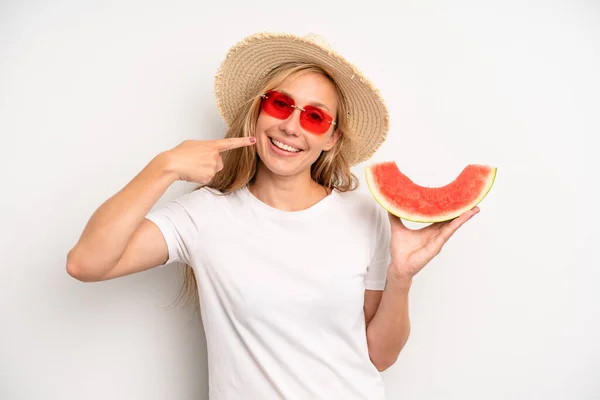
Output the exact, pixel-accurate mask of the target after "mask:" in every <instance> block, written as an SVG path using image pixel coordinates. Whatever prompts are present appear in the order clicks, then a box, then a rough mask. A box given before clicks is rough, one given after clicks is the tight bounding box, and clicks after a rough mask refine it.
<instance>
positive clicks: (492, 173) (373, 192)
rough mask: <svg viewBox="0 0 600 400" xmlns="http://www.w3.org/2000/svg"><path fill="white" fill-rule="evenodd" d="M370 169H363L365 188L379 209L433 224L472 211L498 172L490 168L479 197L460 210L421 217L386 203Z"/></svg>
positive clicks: (489, 187)
mask: <svg viewBox="0 0 600 400" xmlns="http://www.w3.org/2000/svg"><path fill="white" fill-rule="evenodd" d="M371 167H372V166H367V167H365V176H366V181H367V186H368V188H369V191H370V192H371V195H372V196H373V197H374V198H375V200H376V201H377V203H379V205H380V206H381V207H383V208H384V209H385V210H386V211H388V212H389V213H390V214H392V215H395V216H396V217H399V218H402V219H404V220H406V221H411V222H417V223H435V222H444V221H449V220H451V219H454V218H456V217H458V216H460V215H461V214H463V213H465V212H467V211H469V210H471V209H473V208H474V207H475V206H477V205H478V204H479V203H481V201H482V200H483V199H484V198H485V197H486V196H487V195H488V193H489V192H490V190H491V189H492V186H493V185H494V182H495V181H496V174H497V172H498V168H497V167H490V174H489V176H488V182H487V185H486V186H485V187H484V188H483V189H482V190H481V192H480V193H479V196H478V197H477V198H476V199H475V200H473V201H472V202H471V203H469V204H468V205H466V206H465V207H463V208H460V209H458V210H453V211H451V212H449V213H447V214H443V215H438V216H435V217H427V216H423V215H418V214H411V213H409V212H405V211H404V210H400V209H397V208H396V207H394V206H393V205H391V204H389V202H387V201H386V199H385V198H384V197H383V196H382V195H381V194H380V193H379V190H377V188H376V187H375V186H376V185H375V179H374V177H373V174H372V173H371V171H372V169H371Z"/></svg>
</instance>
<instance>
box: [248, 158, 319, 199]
mask: <svg viewBox="0 0 600 400" xmlns="http://www.w3.org/2000/svg"><path fill="white" fill-rule="evenodd" d="M249 190H250V192H251V193H252V194H253V195H254V196H255V197H256V198H257V199H259V200H260V201H262V202H263V203H266V204H268V205H270V206H271V207H274V208H278V209H280V210H283V211H301V210H305V209H307V208H310V207H311V206H313V205H315V204H317V203H318V202H319V201H321V200H323V198H325V197H326V196H327V195H328V191H327V189H326V188H325V187H323V186H321V185H319V184H318V183H317V182H315V181H313V180H312V178H311V176H310V171H306V172H305V173H302V174H299V175H294V176H280V175H275V174H273V173H272V172H271V171H269V170H268V169H267V168H266V167H265V166H264V164H262V163H261V162H260V161H259V165H258V169H257V171H256V178H255V180H254V182H253V183H252V184H251V185H249Z"/></svg>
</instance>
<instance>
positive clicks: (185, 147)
mask: <svg viewBox="0 0 600 400" xmlns="http://www.w3.org/2000/svg"><path fill="white" fill-rule="evenodd" d="M255 142H256V138H254V137H241V138H227V139H218V140H185V141H183V142H182V143H181V144H179V145H178V146H177V147H174V148H173V149H171V150H169V151H167V152H166V153H165V154H166V155H167V159H168V163H169V169H170V170H172V171H173V172H174V173H175V174H176V175H177V179H178V180H182V181H186V182H191V183H199V184H201V185H205V184H207V183H208V182H210V180H211V179H212V178H213V176H215V174H216V173H217V172H219V171H220V170H221V169H223V160H222V159H221V152H222V151H226V150H231V149H236V148H238V147H244V146H251V145H253V144H254V143H255Z"/></svg>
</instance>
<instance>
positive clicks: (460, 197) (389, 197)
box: [366, 161, 497, 222]
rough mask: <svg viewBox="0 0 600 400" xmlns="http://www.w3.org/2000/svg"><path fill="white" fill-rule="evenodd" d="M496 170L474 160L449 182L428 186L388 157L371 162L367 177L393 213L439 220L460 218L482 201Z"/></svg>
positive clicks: (406, 216)
mask: <svg viewBox="0 0 600 400" xmlns="http://www.w3.org/2000/svg"><path fill="white" fill-rule="evenodd" d="M496 170H497V168H495V167H491V166H488V165H478V164H471V165H467V166H466V167H465V168H464V169H463V170H462V172H461V173H460V174H459V175H458V176H457V177H456V179H455V180H454V181H452V182H450V183H448V184H447V185H445V186H441V187H426V186H421V185H418V184H416V183H415V182H413V181H412V180H411V179H410V178H409V177H407V176H406V175H404V174H403V173H402V172H400V170H399V169H398V166H397V165H396V163H395V162H393V161H388V162H381V163H376V164H372V165H370V166H368V167H367V168H366V177H367V184H368V186H369V190H370V191H371V194H372V195H373V197H374V198H375V200H377V202H378V203H379V204H380V205H381V206H382V207H383V208H385V209H386V210H387V211H389V212H390V213H391V214H394V215H396V216H398V217H400V218H403V219H406V220H409V221H415V222H438V221H447V220H450V219H453V218H456V217H457V216H459V215H460V214H462V213H464V212H465V211H468V210H470V209H472V208H473V207H475V206H476V205H477V204H479V203H480V202H481V200H483V198H484V197H485V196H486V195H487V194H488V192H489V191H490V189H491V188H492V185H493V184H494V181H495V179H496Z"/></svg>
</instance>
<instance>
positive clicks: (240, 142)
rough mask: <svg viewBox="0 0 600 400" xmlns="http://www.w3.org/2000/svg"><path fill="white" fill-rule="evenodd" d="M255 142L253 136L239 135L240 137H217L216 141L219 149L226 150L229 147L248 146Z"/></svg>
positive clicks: (229, 148)
mask: <svg viewBox="0 0 600 400" xmlns="http://www.w3.org/2000/svg"><path fill="white" fill-rule="evenodd" d="M255 142H256V138H254V137H251V136H250V137H240V138H227V139H219V140H217V141H216V145H217V149H218V150H219V151H226V150H231V149H237V148H238V147H244V146H250V145H253V144H254V143H255Z"/></svg>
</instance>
